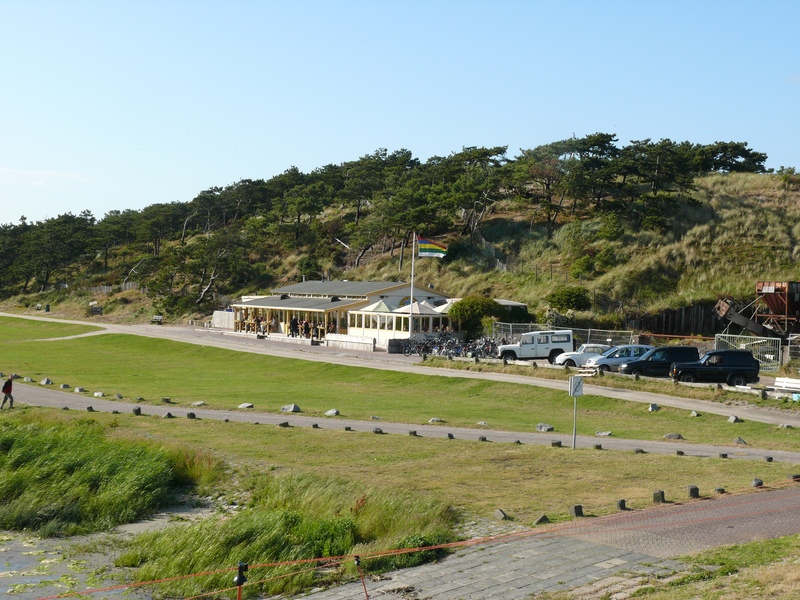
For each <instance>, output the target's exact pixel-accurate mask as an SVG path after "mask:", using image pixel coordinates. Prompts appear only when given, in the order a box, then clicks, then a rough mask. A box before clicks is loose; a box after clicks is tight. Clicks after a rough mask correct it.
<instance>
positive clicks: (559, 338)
mask: <svg viewBox="0 0 800 600" xmlns="http://www.w3.org/2000/svg"><path fill="white" fill-rule="evenodd" d="M552 338H553V343H554V344H561V343H564V342H569V334H568V333H554V334H553V336H552ZM545 343H547V342H546V340H545Z"/></svg>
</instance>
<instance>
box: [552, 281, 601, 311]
mask: <svg viewBox="0 0 800 600" xmlns="http://www.w3.org/2000/svg"><path fill="white" fill-rule="evenodd" d="M547 301H548V302H549V303H550V306H552V307H553V308H555V309H557V310H559V311H565V310H589V309H590V308H592V296H591V294H589V290H587V289H586V288H585V287H581V286H577V285H561V286H558V287H557V288H556V289H555V290H553V291H552V292H550V293H549V294H548V295H547Z"/></svg>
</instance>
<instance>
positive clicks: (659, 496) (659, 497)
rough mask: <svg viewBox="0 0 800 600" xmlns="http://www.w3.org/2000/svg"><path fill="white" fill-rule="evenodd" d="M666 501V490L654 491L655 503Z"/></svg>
mask: <svg viewBox="0 0 800 600" xmlns="http://www.w3.org/2000/svg"><path fill="white" fill-rule="evenodd" d="M664 502H666V500H664V490H656V491H655V492H653V503H654V504H663V503H664Z"/></svg>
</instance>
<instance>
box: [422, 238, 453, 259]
mask: <svg viewBox="0 0 800 600" xmlns="http://www.w3.org/2000/svg"><path fill="white" fill-rule="evenodd" d="M417 245H418V246H419V257H420V258H422V257H423V256H432V257H434V258H442V257H444V256H445V255H446V254H447V248H445V247H444V246H442V245H441V244H437V243H436V242H431V241H428V240H423V239H422V238H421V237H418V238H417Z"/></svg>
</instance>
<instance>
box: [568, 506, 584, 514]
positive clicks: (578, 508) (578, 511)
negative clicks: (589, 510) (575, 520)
mask: <svg viewBox="0 0 800 600" xmlns="http://www.w3.org/2000/svg"><path fill="white" fill-rule="evenodd" d="M569 514H570V516H571V517H582V516H583V506H581V505H580V504H575V505H574V506H570V507H569Z"/></svg>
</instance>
